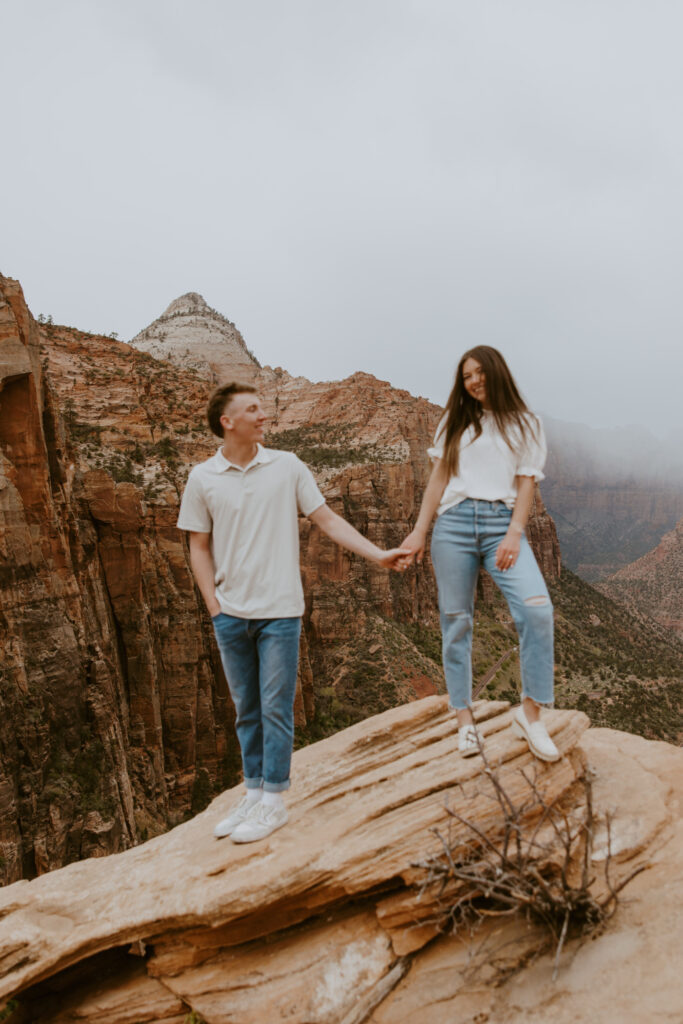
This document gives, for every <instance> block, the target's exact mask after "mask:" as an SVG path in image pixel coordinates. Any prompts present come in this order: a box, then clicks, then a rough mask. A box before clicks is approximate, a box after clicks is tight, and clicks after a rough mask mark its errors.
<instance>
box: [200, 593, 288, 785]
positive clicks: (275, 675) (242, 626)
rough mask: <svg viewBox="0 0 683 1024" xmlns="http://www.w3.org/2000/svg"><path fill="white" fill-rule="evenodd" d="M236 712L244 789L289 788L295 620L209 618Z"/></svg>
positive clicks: (222, 616)
mask: <svg viewBox="0 0 683 1024" xmlns="http://www.w3.org/2000/svg"><path fill="white" fill-rule="evenodd" d="M211 621H212V622H213V628H214V631H215V633H216V640H217V642H218V650H219V651H220V655H221V661H222V662H223V668H224V670H225V675H226V678H227V680H228V686H229V687H230V696H231V697H232V700H233V703H234V705H235V711H236V712H237V722H236V729H237V739H238V740H239V744H240V750H241V752H242V768H243V770H244V784H245V786H246V787H247V789H259V788H260V787H263V789H264V790H268V791H269V792H271V793H280V792H282V790H285V789H289V769H290V764H291V761H292V746H293V743H294V697H295V694H296V670H297V666H298V662H299V635H300V633H301V619H300V618H287V619H238V618H236V617H235V616H233V615H224V614H223V613H222V612H221V613H220V614H219V615H216V616H214V618H213V619H212V620H211Z"/></svg>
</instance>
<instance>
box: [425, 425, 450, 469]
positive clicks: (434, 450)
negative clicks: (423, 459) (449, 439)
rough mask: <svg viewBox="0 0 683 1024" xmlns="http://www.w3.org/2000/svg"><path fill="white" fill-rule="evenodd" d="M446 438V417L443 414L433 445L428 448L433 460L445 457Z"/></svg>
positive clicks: (428, 453)
mask: <svg viewBox="0 0 683 1024" xmlns="http://www.w3.org/2000/svg"><path fill="white" fill-rule="evenodd" d="M445 440H446V417H445V416H442V417H441V420H440V421H439V425H438V427H437V428H436V433H435V434H434V441H433V442H432V447H431V448H428V449H427V455H428V456H429V458H430V459H432V461H435V460H436V459H442V458H443V450H444V442H445Z"/></svg>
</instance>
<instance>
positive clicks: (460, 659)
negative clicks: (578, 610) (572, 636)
mask: <svg viewBox="0 0 683 1024" xmlns="http://www.w3.org/2000/svg"><path fill="white" fill-rule="evenodd" d="M511 517H512V512H511V511H510V509H509V508H507V507H506V505H505V504H504V503H503V502H502V501H481V500H479V499H475V498H466V499H465V501H462V502H460V504H459V505H454V506H453V507H452V508H449V509H448V510H447V511H446V512H443V513H442V514H441V515H440V516H439V517H438V519H437V521H436V525H435V526H434V531H433V533H432V549H431V550H432V562H433V564H434V572H435V573H436V582H437V586H438V588H439V612H440V617H441V634H442V640H443V667H444V673H445V675H446V685H447V687H448V695H449V698H450V704H451V707H453V708H457V709H462V708H466V707H469V705H470V703H471V700H472V620H473V616H474V592H475V588H476V585H477V576H478V574H479V566H480V565H483V566H484V568H485V569H486V571H487V572H488V573H489V574H490V575H491V577H492V578H493V580H494V582H495V583H496V584H497V585H498V587H499V588H500V589H501V591H502V592H503V594H504V596H505V598H506V600H507V603H508V605H509V607H510V612H511V614H512V617H513V619H514V622H515V625H516V627H517V632H518V634H519V656H520V662H521V668H522V698H524V697H531V698H532V699H533V700H535V701H537V702H538V703H539V704H552V702H553V667H554V665H553V662H554V656H553V606H552V604H551V602H550V597H549V596H548V588H547V587H546V585H545V581H544V579H543V577H542V575H541V570H540V569H539V568H538V565H537V564H536V559H535V558H534V554H533V551H532V550H531V547H530V545H529V542H528V541H527V539H526V537H524V536H522V537H521V543H520V549H519V557H518V558H517V561H516V562H515V564H514V566H513V567H512V568H511V569H508V570H507V571H506V572H502V571H501V570H500V569H497V568H496V565H495V559H496V549H497V548H498V545H499V544H500V542H501V541H502V539H503V537H504V536H505V534H506V532H507V529H508V526H509V525H510V519H511Z"/></svg>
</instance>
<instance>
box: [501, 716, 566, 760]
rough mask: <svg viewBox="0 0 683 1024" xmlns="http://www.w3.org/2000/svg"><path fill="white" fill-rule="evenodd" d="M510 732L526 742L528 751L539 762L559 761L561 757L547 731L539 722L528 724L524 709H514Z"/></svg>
mask: <svg viewBox="0 0 683 1024" xmlns="http://www.w3.org/2000/svg"><path fill="white" fill-rule="evenodd" d="M512 731H513V732H514V733H515V735H517V736H519V737H521V739H523V740H526V741H527V743H528V744H529V750H530V751H531V753H532V754H534V755H535V756H536V757H538V758H539V759H540V760H541V761H559V760H560V757H561V756H562V755H561V754H560V752H559V750H558V749H557V747H556V746H555V744H554V743H553V741H552V740H551V739H550V736H548V730H547V729H546V727H545V726H544V724H543V722H542V721H541V720H540V718H539V720H538V721H537V722H530V721H529V720H528V719H527V717H526V715H525V714H524V708H522V707H519V708H515V711H514V713H513V715H512Z"/></svg>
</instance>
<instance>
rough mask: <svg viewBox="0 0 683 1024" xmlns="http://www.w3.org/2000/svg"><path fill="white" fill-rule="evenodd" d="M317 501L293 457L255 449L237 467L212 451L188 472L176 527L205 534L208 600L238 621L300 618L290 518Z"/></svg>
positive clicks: (295, 535)
mask: <svg viewBox="0 0 683 1024" xmlns="http://www.w3.org/2000/svg"><path fill="white" fill-rule="evenodd" d="M324 503H325V499H324V497H323V495H322V494H321V492H320V490H319V488H318V485H317V484H316V482H315V479H314V477H313V474H312V473H311V471H310V469H308V467H307V466H305V465H304V463H303V462H302V461H301V460H300V459H299V458H297V456H296V455H295V454H294V453H293V452H282V451H278V450H276V449H274V448H263V447H262V446H261V445H258V450H257V453H256V455H255V456H254V458H253V459H252V461H251V462H250V463H249V465H248V466H246V467H245V468H244V469H242V468H241V466H235V465H234V464H233V463H231V462H228V460H227V459H226V458H225V456H224V455H223V452H222V451H221V449H219V450H218V451H217V452H216V454H215V455H213V456H212V457H211V458H210V459H207V460H206V462H201V463H199V465H197V466H195V467H194V469H193V470H192V472H191V473H190V475H189V477H188V480H187V485H186V487H185V492H184V494H183V500H182V502H181V504H180V513H179V515H178V527H179V528H180V529H181V530H191V531H193V532H197V533H210V534H211V550H212V554H213V563H214V566H215V568H216V577H215V579H216V599H217V601H218V603H219V604H220V606H221V611H223V612H224V613H225V614H226V615H235V616H237V617H238V618H241V619H278V618H289V617H293V616H298V615H302V614H303V611H304V592H303V587H302V586H301V568H300V566H299V527H298V522H297V517H298V513H299V512H301V513H302V514H303V515H305V516H308V515H310V514H311V512H315V510H316V509H317V508H320V506H321V505H324Z"/></svg>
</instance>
